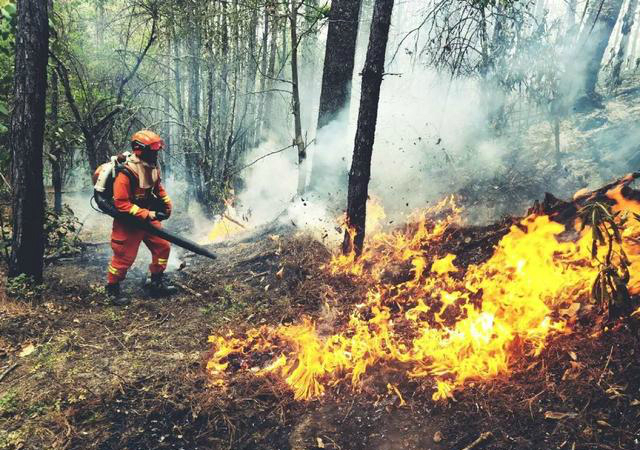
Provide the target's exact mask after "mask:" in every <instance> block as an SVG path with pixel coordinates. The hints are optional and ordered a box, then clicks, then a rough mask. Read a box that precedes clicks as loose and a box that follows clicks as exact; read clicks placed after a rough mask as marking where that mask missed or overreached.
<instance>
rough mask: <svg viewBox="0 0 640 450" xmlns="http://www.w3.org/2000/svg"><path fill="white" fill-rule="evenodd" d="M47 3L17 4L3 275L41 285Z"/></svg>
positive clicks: (26, 0)
mask: <svg viewBox="0 0 640 450" xmlns="http://www.w3.org/2000/svg"><path fill="white" fill-rule="evenodd" d="M47 10H48V8H47V2H43V1H42V0H21V1H19V2H18V27H17V32H16V56H15V75H14V89H13V98H14V99H15V105H14V110H13V115H12V117H11V151H12V166H11V172H12V181H13V199H12V209H13V238H12V242H11V258H10V260H9V276H11V277H13V276H16V275H19V274H21V273H24V274H26V275H28V276H31V277H32V278H33V280H34V281H35V282H38V283H39V282H41V281H42V269H43V264H42V262H43V256H44V246H45V236H44V231H43V229H44V202H45V198H44V185H43V180H42V146H43V143H44V125H45V112H46V90H47V60H48V43H49V22H48V11H47Z"/></svg>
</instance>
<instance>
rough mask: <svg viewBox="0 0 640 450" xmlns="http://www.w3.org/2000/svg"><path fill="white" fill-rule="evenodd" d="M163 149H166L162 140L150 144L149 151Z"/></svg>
mask: <svg viewBox="0 0 640 450" xmlns="http://www.w3.org/2000/svg"><path fill="white" fill-rule="evenodd" d="M163 148H164V141H163V140H162V139H161V140H159V141H157V142H154V143H152V144H149V149H151V150H155V151H158V150H162V149H163Z"/></svg>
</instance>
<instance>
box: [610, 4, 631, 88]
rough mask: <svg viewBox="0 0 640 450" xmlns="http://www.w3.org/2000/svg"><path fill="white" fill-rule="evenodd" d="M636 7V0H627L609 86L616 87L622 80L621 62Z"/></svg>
mask: <svg viewBox="0 0 640 450" xmlns="http://www.w3.org/2000/svg"><path fill="white" fill-rule="evenodd" d="M637 9H638V0H629V7H628V8H627V12H626V13H625V14H624V18H623V19H622V30H621V34H622V38H621V40H620V47H618V51H617V52H616V56H615V59H614V63H613V68H612V69H611V86H613V87H617V86H620V83H621V82H622V78H621V76H620V73H621V71H622V64H623V63H624V59H625V58H624V56H625V54H626V53H627V52H628V51H629V35H630V34H631V29H632V28H633V22H634V20H635V17H636V10H637Z"/></svg>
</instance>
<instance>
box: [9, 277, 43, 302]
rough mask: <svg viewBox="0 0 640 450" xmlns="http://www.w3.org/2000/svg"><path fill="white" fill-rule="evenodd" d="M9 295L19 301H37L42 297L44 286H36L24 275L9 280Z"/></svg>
mask: <svg viewBox="0 0 640 450" xmlns="http://www.w3.org/2000/svg"><path fill="white" fill-rule="evenodd" d="M6 290H7V294H8V295H10V296H11V297H13V298H16V299H19V300H35V299H37V298H39V297H40V296H42V293H43V292H44V285H42V284H36V283H35V282H34V281H33V279H32V278H31V277H29V276H27V275H25V274H24V273H21V274H20V275H18V276H16V277H13V278H9V279H8V280H7V285H6Z"/></svg>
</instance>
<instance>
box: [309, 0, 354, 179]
mask: <svg viewBox="0 0 640 450" xmlns="http://www.w3.org/2000/svg"><path fill="white" fill-rule="evenodd" d="M360 8H361V0H334V1H333V2H332V5H331V11H330V12H329V29H328V31H327V45H326V48H325V54H324V67H323V70H322V88H321V91H320V107H319V110H318V126H317V127H316V144H315V151H314V152H313V165H312V167H311V179H310V188H311V189H312V190H316V189H317V188H318V187H319V184H320V182H321V180H323V179H324V177H325V176H330V174H331V173H332V171H335V167H333V166H335V164H334V162H335V161H333V159H335V158H331V155H327V154H324V153H322V151H321V148H322V146H321V145H322V142H321V141H320V140H319V136H318V133H319V131H320V130H321V129H322V128H323V127H324V126H326V125H328V124H329V123H330V122H331V121H332V120H334V119H335V118H336V116H337V115H338V113H340V111H343V110H348V109H349V104H350V100H351V80H352V78H353V67H354V64H355V55H356V41H357V38H358V21H359V18H360ZM337 157H338V156H337V155H336V158H337ZM335 181H336V182H337V183H339V182H340V181H339V180H335Z"/></svg>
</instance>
